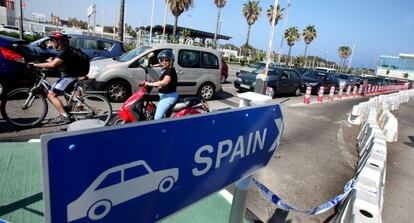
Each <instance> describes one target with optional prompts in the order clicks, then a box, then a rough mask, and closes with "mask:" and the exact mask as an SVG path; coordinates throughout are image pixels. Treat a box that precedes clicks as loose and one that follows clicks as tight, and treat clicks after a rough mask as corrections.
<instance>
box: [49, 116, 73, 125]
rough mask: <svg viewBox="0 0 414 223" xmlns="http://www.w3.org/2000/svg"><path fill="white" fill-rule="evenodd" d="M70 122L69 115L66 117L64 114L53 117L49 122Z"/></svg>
mask: <svg viewBox="0 0 414 223" xmlns="http://www.w3.org/2000/svg"><path fill="white" fill-rule="evenodd" d="M69 122H70V118H69V117H65V116H63V115H59V116H58V117H56V118H55V119H52V120H50V121H49V124H67V123H69Z"/></svg>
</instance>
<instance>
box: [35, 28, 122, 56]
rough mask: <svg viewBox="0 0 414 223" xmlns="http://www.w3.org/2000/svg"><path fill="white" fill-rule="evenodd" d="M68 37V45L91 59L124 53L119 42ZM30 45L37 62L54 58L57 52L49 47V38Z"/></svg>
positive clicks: (91, 37) (98, 38)
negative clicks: (37, 58)
mask: <svg viewBox="0 0 414 223" xmlns="http://www.w3.org/2000/svg"><path fill="white" fill-rule="evenodd" d="M68 36H70V37H71V38H70V40H69V45H70V46H72V47H75V48H78V49H81V50H82V51H83V52H84V53H86V54H87V55H88V56H89V58H91V59H94V60H96V59H103V58H111V57H119V56H121V55H122V54H124V53H125V52H126V50H125V48H124V45H123V43H122V42H121V41H118V40H112V39H106V38H100V37H95V36H87V35H75V34H68ZM30 45H31V46H32V47H33V48H34V49H35V50H36V52H37V54H38V56H39V61H43V60H46V59H48V58H50V57H55V56H56V55H57V52H56V50H55V49H53V47H52V46H51V45H50V38H49V37H44V38H41V39H39V40H36V41H34V42H32V43H30Z"/></svg>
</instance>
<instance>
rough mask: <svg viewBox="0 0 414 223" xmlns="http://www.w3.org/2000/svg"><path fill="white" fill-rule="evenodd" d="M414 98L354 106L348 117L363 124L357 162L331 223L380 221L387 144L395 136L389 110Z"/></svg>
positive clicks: (384, 97) (394, 97)
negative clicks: (351, 186) (351, 182)
mask: <svg viewBox="0 0 414 223" xmlns="http://www.w3.org/2000/svg"><path fill="white" fill-rule="evenodd" d="M412 96H414V90H410V91H401V92H398V93H394V94H390V95H381V96H378V97H375V98H371V99H370V100H369V101H367V102H363V103H360V104H359V105H355V106H354V107H353V108H352V112H351V114H350V115H349V117H348V122H349V123H351V124H354V125H359V124H363V125H362V128H361V130H360V132H359V134H358V136H357V145H356V147H357V151H358V154H359V156H360V160H359V162H358V164H357V168H356V169H357V170H356V173H355V176H354V179H355V187H354V190H353V191H352V192H351V193H350V194H349V195H348V197H347V198H346V199H345V200H344V201H343V202H342V203H341V205H340V207H339V208H338V215H337V216H336V217H335V219H334V222H338V223H339V222H341V223H342V222H343V223H345V222H346V223H348V222H355V223H359V222H364V223H365V222H367V223H369V222H382V220H381V212H382V208H383V203H384V188H385V178H386V166H387V143H386V142H395V141H396V140H397V136H398V120H397V118H396V117H395V116H394V115H393V114H392V113H391V112H390V110H395V109H398V108H399V106H400V105H401V104H403V103H407V102H408V101H409V99H410V97H412Z"/></svg>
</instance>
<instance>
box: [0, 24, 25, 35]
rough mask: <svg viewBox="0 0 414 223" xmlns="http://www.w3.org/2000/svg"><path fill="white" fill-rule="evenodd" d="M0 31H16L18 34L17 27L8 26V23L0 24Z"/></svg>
mask: <svg viewBox="0 0 414 223" xmlns="http://www.w3.org/2000/svg"><path fill="white" fill-rule="evenodd" d="M0 32H7V33H17V34H19V33H20V31H19V28H17V27H16V26H9V25H0Z"/></svg>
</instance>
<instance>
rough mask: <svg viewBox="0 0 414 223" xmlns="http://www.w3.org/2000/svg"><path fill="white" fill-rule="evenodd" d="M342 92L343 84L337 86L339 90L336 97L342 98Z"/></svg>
mask: <svg viewBox="0 0 414 223" xmlns="http://www.w3.org/2000/svg"><path fill="white" fill-rule="evenodd" d="M343 93H344V86H343V85H341V86H339V92H338V99H339V100H341V99H342V94H343Z"/></svg>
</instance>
